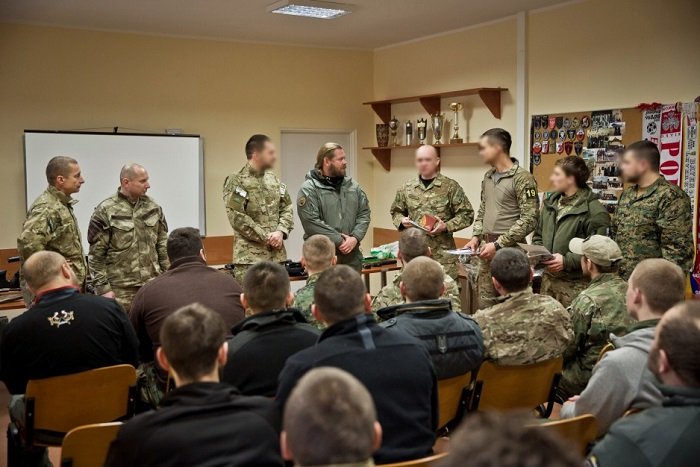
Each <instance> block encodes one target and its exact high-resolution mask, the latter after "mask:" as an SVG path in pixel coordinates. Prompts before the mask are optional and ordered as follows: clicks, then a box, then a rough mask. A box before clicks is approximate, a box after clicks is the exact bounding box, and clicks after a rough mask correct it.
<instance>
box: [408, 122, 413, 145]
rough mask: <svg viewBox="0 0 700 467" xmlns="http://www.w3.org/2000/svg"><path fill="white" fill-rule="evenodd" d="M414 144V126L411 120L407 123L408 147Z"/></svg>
mask: <svg viewBox="0 0 700 467" xmlns="http://www.w3.org/2000/svg"><path fill="white" fill-rule="evenodd" d="M412 143H413V124H412V123H411V121H410V120H408V121H407V122H406V146H410V145H411V144H412Z"/></svg>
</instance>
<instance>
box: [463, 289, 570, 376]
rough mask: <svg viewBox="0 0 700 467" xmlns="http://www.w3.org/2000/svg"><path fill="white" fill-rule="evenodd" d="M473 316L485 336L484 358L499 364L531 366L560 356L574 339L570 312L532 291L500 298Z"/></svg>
mask: <svg viewBox="0 0 700 467" xmlns="http://www.w3.org/2000/svg"><path fill="white" fill-rule="evenodd" d="M472 317H473V318H474V320H475V321H476V322H477V323H479V326H480V327H481V332H482V333H483V335H484V346H485V349H486V352H485V353H484V358H485V359H489V360H493V361H494V362H495V363H497V364H499V365H528V364H531V363H537V362H542V361H545V360H549V359H552V358H555V357H559V356H561V355H563V354H564V351H565V350H566V348H567V346H568V345H569V343H570V342H571V340H572V339H573V332H572V331H571V317H570V316H569V313H568V312H567V311H566V309H565V308H564V307H563V306H561V304H560V303H559V302H557V301H556V300H554V299H553V298H552V297H548V296H546V295H538V294H534V293H532V289H530V288H528V289H526V290H523V291H521V292H515V293H511V294H508V295H505V296H503V297H499V299H498V303H497V304H496V305H494V306H492V307H490V308H487V309H485V310H479V311H477V312H476V313H475V314H474V315H472Z"/></svg>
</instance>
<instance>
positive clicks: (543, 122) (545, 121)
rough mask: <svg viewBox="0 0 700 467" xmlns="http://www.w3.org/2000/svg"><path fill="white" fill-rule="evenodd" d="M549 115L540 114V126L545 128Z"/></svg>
mask: <svg viewBox="0 0 700 467" xmlns="http://www.w3.org/2000/svg"><path fill="white" fill-rule="evenodd" d="M548 120H549V117H548V116H546V115H542V116H541V117H540V127H542V128H547V123H548Z"/></svg>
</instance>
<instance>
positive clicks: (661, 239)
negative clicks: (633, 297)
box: [610, 177, 694, 279]
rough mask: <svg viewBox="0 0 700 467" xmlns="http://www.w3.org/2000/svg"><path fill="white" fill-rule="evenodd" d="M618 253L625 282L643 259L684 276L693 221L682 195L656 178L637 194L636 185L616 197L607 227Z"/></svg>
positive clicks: (688, 265) (689, 262)
mask: <svg viewBox="0 0 700 467" xmlns="http://www.w3.org/2000/svg"><path fill="white" fill-rule="evenodd" d="M610 231H611V237H612V238H613V239H614V240H615V241H616V242H617V244H618V245H619V246H620V249H621V250H622V261H621V263H620V275H621V276H622V277H623V278H624V279H629V276H630V274H632V270H633V269H634V268H635V266H637V264H638V263H639V262H640V261H642V260H644V259H647V258H664V259H666V260H668V261H671V262H672V263H675V264H677V265H678V266H680V267H681V268H682V269H683V271H685V272H688V271H690V268H691V266H692V262H693V252H694V248H693V220H692V214H691V212H690V199H689V198H688V195H686V194H685V192H684V191H683V190H682V189H681V188H679V187H677V186H676V185H671V184H670V183H668V182H667V181H666V179H665V178H663V177H659V179H658V180H657V181H655V182H654V183H652V184H651V185H650V186H649V187H647V189H646V190H645V191H644V192H643V193H641V194H639V187H638V186H637V185H635V186H632V187H629V188H626V189H625V190H624V191H623V192H622V195H621V196H620V201H619V203H618V205H617V210H616V211H615V215H614V216H613V219H612V224H611V226H610Z"/></svg>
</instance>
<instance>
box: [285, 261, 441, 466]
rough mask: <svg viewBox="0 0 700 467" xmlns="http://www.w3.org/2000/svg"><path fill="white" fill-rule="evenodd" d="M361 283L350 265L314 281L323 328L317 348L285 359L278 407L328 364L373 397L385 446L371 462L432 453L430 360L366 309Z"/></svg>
mask: <svg viewBox="0 0 700 467" xmlns="http://www.w3.org/2000/svg"><path fill="white" fill-rule="evenodd" d="M370 302H371V299H370V296H369V294H368V293H367V292H366V290H365V284H364V282H363V280H362V277H361V276H360V275H359V274H358V273H357V271H355V270H354V269H352V268H350V267H349V266H333V267H332V268H330V269H327V270H326V271H324V272H323V273H321V276H320V277H319V278H318V282H317V283H316V290H315V291H314V305H313V306H312V308H311V309H312V312H313V314H314V316H315V317H316V319H318V320H320V321H323V322H324V323H326V324H327V325H328V329H326V330H325V331H324V332H323V334H322V335H321V338H320V339H319V342H318V343H317V344H316V345H315V346H313V347H310V348H308V349H306V350H302V351H301V352H299V353H298V354H296V355H293V356H291V357H290V358H289V360H287V364H286V365H285V366H284V370H282V374H281V375H280V385H279V391H278V392H277V404H278V406H279V408H280V409H283V408H284V407H285V403H286V402H287V399H288V398H289V394H290V393H291V392H292V389H294V386H295V385H296V384H297V382H298V381H299V380H300V379H301V377H302V376H304V374H306V373H307V372H308V371H309V370H311V369H313V368H316V367H321V366H332V367H337V368H341V369H343V370H345V371H347V372H348V373H350V374H352V375H353V376H355V377H356V378H357V379H358V380H360V382H361V383H362V384H364V386H365V387H366V388H367V390H368V391H369V392H370V394H372V396H373V397H374V405H375V406H376V408H377V415H378V418H379V423H381V425H382V429H383V430H384V441H383V442H382V446H381V447H380V448H379V451H377V453H376V454H375V461H377V463H389V462H399V461H404V460H408V459H416V458H420V457H423V456H426V455H428V454H430V452H431V450H432V447H433V443H434V442H435V429H436V428H437V427H436V425H437V415H438V411H437V382H436V379H435V372H434V371H433V365H432V363H431V362H430V356H429V355H428V351H427V350H425V347H424V346H423V345H422V344H421V343H420V342H419V341H418V340H417V339H415V338H414V337H411V336H408V335H405V334H403V333H399V332H388V331H387V330H385V329H384V328H382V327H381V326H379V325H377V324H376V323H375V321H374V318H373V317H372V315H371V314H367V313H368V312H369V311H370Z"/></svg>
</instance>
